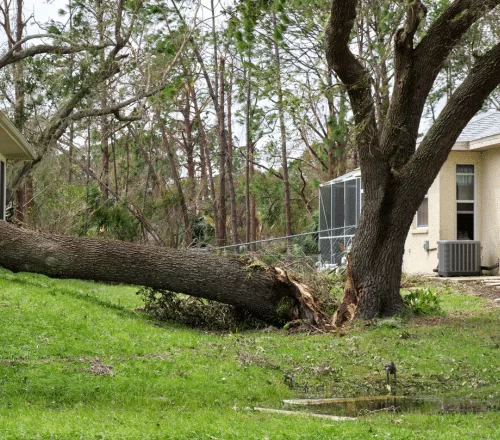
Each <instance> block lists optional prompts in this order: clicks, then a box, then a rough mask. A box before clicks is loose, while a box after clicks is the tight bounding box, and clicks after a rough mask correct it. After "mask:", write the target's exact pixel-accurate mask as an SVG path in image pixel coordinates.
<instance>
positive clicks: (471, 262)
mask: <svg viewBox="0 0 500 440" xmlns="http://www.w3.org/2000/svg"><path fill="white" fill-rule="evenodd" d="M437 245H438V259H439V263H438V275H439V276H440V277H459V276H475V275H481V242H480V241H474V240H442V241H438V242H437Z"/></svg>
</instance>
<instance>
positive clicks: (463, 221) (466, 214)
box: [456, 165, 475, 240]
mask: <svg viewBox="0 0 500 440" xmlns="http://www.w3.org/2000/svg"><path fill="white" fill-rule="evenodd" d="M474 179H475V176H474V165H457V185H456V186H457V240H474V211H475V209H474V206H475V199H474V191H475V186H474V184H475V181H474Z"/></svg>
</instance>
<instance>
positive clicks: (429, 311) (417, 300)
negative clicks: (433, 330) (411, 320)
mask: <svg viewBox="0 0 500 440" xmlns="http://www.w3.org/2000/svg"><path fill="white" fill-rule="evenodd" d="M403 300H404V305H405V307H406V308H407V309H408V310H410V311H411V312H412V313H413V314H415V315H442V314H443V310H442V309H441V306H440V304H439V303H440V302H441V299H440V298H439V296H438V293H436V292H435V291H434V289H431V288H429V287H427V288H422V289H415V290H409V291H408V293H407V294H406V295H404V296H403Z"/></svg>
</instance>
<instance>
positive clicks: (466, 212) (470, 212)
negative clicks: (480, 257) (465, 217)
mask: <svg viewBox="0 0 500 440" xmlns="http://www.w3.org/2000/svg"><path fill="white" fill-rule="evenodd" d="M459 166H470V167H472V170H473V171H472V173H465V172H460V173H459V172H458V171H457V170H458V167H459ZM476 174H477V168H476V164H474V163H457V164H456V165H455V239H456V240H463V238H459V237H458V215H459V214H472V237H473V238H472V239H473V240H476V239H477V233H476V219H477V217H476V201H477V193H476V191H477V178H476V177H477V176H476ZM458 176H472V178H473V180H472V183H473V190H472V195H473V197H474V199H472V200H465V199H463V200H462V199H458V197H457V177H458ZM463 203H470V204H472V211H463V210H459V209H458V205H459V204H463Z"/></svg>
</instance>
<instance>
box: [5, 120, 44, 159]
mask: <svg viewBox="0 0 500 440" xmlns="http://www.w3.org/2000/svg"><path fill="white" fill-rule="evenodd" d="M0 154H1V155H2V156H4V157H5V158H7V159H27V160H33V159H35V157H36V155H35V152H34V151H33V149H32V148H31V147H30V145H29V144H28V141H27V140H26V139H25V138H24V136H23V135H22V134H21V133H20V132H19V130H18V129H17V128H16V127H15V126H14V124H13V123H12V121H11V120H10V119H9V118H8V117H7V116H5V114H4V113H3V112H1V111H0Z"/></svg>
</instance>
